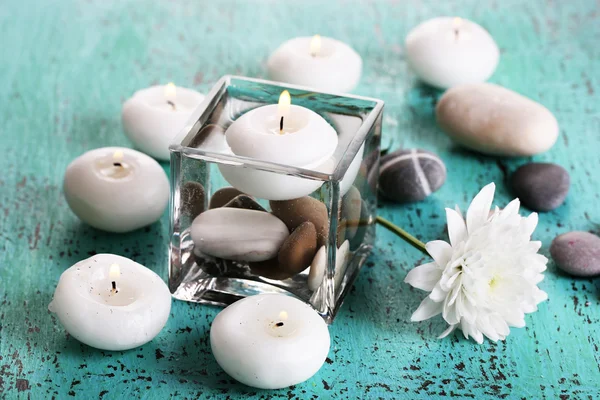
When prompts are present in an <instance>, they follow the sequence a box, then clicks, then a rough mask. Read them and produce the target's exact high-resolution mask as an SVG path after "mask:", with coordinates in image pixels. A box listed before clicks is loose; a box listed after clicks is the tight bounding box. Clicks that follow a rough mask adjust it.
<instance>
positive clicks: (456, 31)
mask: <svg viewBox="0 0 600 400" xmlns="http://www.w3.org/2000/svg"><path fill="white" fill-rule="evenodd" d="M454 40H458V28H454Z"/></svg>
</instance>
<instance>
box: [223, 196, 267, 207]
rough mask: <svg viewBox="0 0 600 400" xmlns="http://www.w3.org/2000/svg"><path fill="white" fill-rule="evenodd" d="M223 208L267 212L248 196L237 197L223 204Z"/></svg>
mask: <svg viewBox="0 0 600 400" xmlns="http://www.w3.org/2000/svg"><path fill="white" fill-rule="evenodd" d="M223 207H230V208H243V209H246V210H256V211H267V210H265V209H264V208H263V207H262V206H261V205H260V204H258V203H257V202H256V201H254V199H253V198H252V197H250V196H248V195H245V194H240V195H239V196H236V197H234V198H233V199H231V201H229V202H228V203H227V204H225V205H224V206H223Z"/></svg>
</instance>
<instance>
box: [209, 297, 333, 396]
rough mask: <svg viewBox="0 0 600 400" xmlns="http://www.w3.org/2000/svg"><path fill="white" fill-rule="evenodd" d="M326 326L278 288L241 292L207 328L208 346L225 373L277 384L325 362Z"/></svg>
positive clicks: (303, 376) (256, 383)
mask: <svg viewBox="0 0 600 400" xmlns="http://www.w3.org/2000/svg"><path fill="white" fill-rule="evenodd" d="M329 342H330V338H329V331H328V330H327V325H326V324H325V322H324V321H323V319H322V318H321V317H320V316H319V314H317V312H316V311H315V310H313V309H312V308H311V307H310V306H309V305H307V304H306V303H303V302H302V301H300V300H298V299H296V298H293V297H289V296H285V295H279V294H263V295H258V296H251V297H246V298H245V299H242V300H240V301H238V302H236V303H233V304H232V305H230V306H229V307H227V308H226V309H225V310H223V311H221V312H220V313H219V315H217V317H216V318H215V320H214V321H213V323H212V326H211V329H210V344H211V347H212V352H213V354H214V356H215V358H216V360H217V362H218V363H219V365H220V366H221V368H223V369H224V370H225V372H227V373H228V374H229V375H230V376H231V377H233V378H234V379H236V380H238V381H240V382H242V383H244V384H246V385H248V386H252V387H256V388H261V389H279V388H284V387H287V386H291V385H296V384H298V383H300V382H304V381H305V380H307V379H309V378H310V377H311V376H313V375H314V374H315V373H316V372H317V371H318V370H319V368H321V366H322V365H323V363H324V362H325V359H326V358H327V353H328V352H329Z"/></svg>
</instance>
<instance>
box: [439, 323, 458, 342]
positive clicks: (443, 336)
mask: <svg viewBox="0 0 600 400" xmlns="http://www.w3.org/2000/svg"><path fill="white" fill-rule="evenodd" d="M457 326H458V324H455V325H450V326H449V327H448V329H446V330H445V331H444V332H442V334H441V335H440V336H438V339H443V338H445V337H446V336H448V335H449V334H451V333H452V332H454V330H455V329H456V327H457Z"/></svg>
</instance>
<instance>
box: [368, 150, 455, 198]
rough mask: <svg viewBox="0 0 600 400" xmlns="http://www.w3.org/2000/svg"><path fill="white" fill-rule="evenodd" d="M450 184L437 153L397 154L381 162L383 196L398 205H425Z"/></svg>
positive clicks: (405, 151)
mask: <svg viewBox="0 0 600 400" xmlns="http://www.w3.org/2000/svg"><path fill="white" fill-rule="evenodd" d="M445 181H446V166H445V165H444V162H443V161H442V160H441V159H440V158H439V157H438V156H437V155H436V154H434V153H432V152H430V151H426V150H421V149H407V150H397V151H394V152H393V153H389V154H386V155H385V156H383V157H382V158H381V162H380V167H379V193H380V194H382V195H383V196H384V197H385V198H387V199H388V200H392V201H396V202H398V203H409V202H414V201H421V200H423V199H425V198H426V197H427V196H429V195H430V194H432V193H434V192H435V191H437V190H438V189H439V188H440V187H442V185H443V184H444V182H445Z"/></svg>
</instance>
